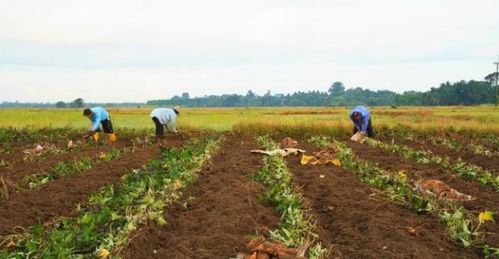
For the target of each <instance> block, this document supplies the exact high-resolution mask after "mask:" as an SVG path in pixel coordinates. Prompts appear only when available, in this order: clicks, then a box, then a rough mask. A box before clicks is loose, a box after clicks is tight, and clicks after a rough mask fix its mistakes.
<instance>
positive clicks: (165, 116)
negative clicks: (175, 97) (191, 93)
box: [151, 108, 177, 125]
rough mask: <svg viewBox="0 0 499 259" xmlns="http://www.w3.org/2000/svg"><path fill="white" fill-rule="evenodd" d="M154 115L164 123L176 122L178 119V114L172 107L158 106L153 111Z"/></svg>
mask: <svg viewBox="0 0 499 259" xmlns="http://www.w3.org/2000/svg"><path fill="white" fill-rule="evenodd" d="M152 117H156V118H158V120H159V122H160V123H161V124H163V125H168V124H170V123H175V122H176V120H177V114H176V113H175V111H174V110H173V109H172V108H156V109H154V110H152V112H151V118H152Z"/></svg>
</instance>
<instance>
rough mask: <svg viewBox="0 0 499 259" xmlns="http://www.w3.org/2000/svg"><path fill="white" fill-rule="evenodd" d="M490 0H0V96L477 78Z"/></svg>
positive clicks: (486, 42) (139, 97) (486, 65)
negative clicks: (76, 0)
mask: <svg viewBox="0 0 499 259" xmlns="http://www.w3.org/2000/svg"><path fill="white" fill-rule="evenodd" d="M498 12H499V1H495V0H490V1H489V0H475V1H463V0H439V1H429V0H422V1H397V0H379V1H358V0H357V1H356V0H340V1H338V0H331V1H314V0H309V1H306V0H303V1H292V0H288V1H281V0H275V1H268V0H267V1H263V0H253V1H234V0H214V1H189V0H187V1H159V0H158V1H152V0H149V1H126V0H121V1H115V0H108V1H93V0H90V1H78V2H75V1H62V0H51V1H48V0H32V1H29V0H16V1H12V0H4V1H0V88H1V89H2V91H1V93H0V101H15V100H19V101H58V100H72V99H74V98H77V97H83V98H84V99H86V100H88V101H96V102H97V101H98V102H115V101H145V100H148V99H158V98H169V97H172V96H173V95H180V94H181V93H182V92H189V93H190V94H191V96H202V95H209V94H222V93H246V92H247V91H248V90H250V89H251V90H254V91H256V92H257V93H260V94H263V93H265V92H266V91H267V90H271V91H272V92H273V93H288V92H293V91H298V90H301V91H307V90H326V89H327V88H328V87H329V85H330V84H331V83H332V82H334V81H342V82H344V84H345V85H346V86H347V87H357V86H361V87H364V88H370V89H373V90H376V89H389V90H393V91H397V92H402V91H406V90H427V89H429V88H430V87H434V86H438V85H439V84H440V83H442V82H444V81H457V80H462V79H465V80H469V79H478V80H480V79H482V78H483V77H484V76H485V75H487V74H488V73H490V72H493V70H494V67H493V65H492V62H494V61H495V60H497V56H498V55H499V15H498Z"/></svg>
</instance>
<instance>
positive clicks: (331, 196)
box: [286, 141, 479, 258]
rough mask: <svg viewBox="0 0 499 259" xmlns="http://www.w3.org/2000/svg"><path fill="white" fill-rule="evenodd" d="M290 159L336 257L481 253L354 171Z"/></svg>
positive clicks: (321, 232) (296, 179)
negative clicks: (395, 201) (461, 244)
mask: <svg viewBox="0 0 499 259" xmlns="http://www.w3.org/2000/svg"><path fill="white" fill-rule="evenodd" d="M300 143H305V142H303V141H302V142H300ZM300 147H302V148H305V149H307V150H310V151H314V150H318V149H317V147H314V146H311V145H308V144H307V145H300ZM286 160H287V165H288V168H289V170H290V171H291V172H292V173H293V174H294V178H293V179H294V183H295V185H297V186H301V187H302V192H303V194H304V197H305V200H306V202H307V204H308V205H309V206H310V208H311V210H312V213H313V215H314V217H315V219H316V220H317V223H318V226H319V236H320V239H321V241H322V243H323V244H324V245H326V246H329V245H332V249H331V250H332V251H333V253H332V255H331V258H479V257H478V256H477V255H475V254H473V253H472V252H471V251H469V250H466V249H463V248H460V247H458V246H457V245H456V244H455V243H454V242H452V241H449V240H448V237H447V236H446V234H445V233H446V231H445V229H444V227H443V226H442V225H441V224H440V223H439V220H438V219H437V218H435V217H432V216H430V215H418V214H416V213H415V212H413V211H410V210H408V209H405V208H402V207H400V206H397V205H395V204H393V203H392V202H391V201H390V200H389V198H388V197H384V196H382V195H380V194H379V193H377V192H376V191H375V190H374V189H372V188H370V187H369V186H367V185H366V184H363V183H361V182H360V181H359V180H358V179H357V177H356V175H355V174H354V173H350V172H346V171H344V170H342V169H341V168H340V167H335V166H323V165H315V166H314V165H306V166H303V165H300V158H298V157H289V158H287V159H286ZM321 175H323V177H321ZM412 228H413V229H412ZM414 231H415V232H414Z"/></svg>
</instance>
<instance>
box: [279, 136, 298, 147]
mask: <svg viewBox="0 0 499 259" xmlns="http://www.w3.org/2000/svg"><path fill="white" fill-rule="evenodd" d="M296 146H298V141H296V140H294V139H292V138H290V137H286V138H284V139H283V140H282V141H281V145H280V147H281V148H295V147H296Z"/></svg>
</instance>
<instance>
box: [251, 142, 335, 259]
mask: <svg viewBox="0 0 499 259" xmlns="http://www.w3.org/2000/svg"><path fill="white" fill-rule="evenodd" d="M258 143H259V144H260V145H261V146H262V147H263V148H265V149H267V150H273V149H276V148H277V145H276V144H275V143H274V142H273V141H272V140H271V139H270V138H269V137H259V138H258ZM263 162H264V166H263V167H262V168H261V169H260V170H259V171H258V173H257V174H256V180H258V181H260V182H262V183H263V184H264V185H265V186H266V187H267V190H266V191H265V192H264V193H263V194H262V195H261V198H262V199H263V200H264V201H269V202H271V203H272V204H273V206H274V207H275V209H276V210H277V211H278V212H279V213H280V214H281V215H282V216H281V223H280V225H279V229H276V230H274V231H271V233H270V234H271V237H272V238H273V239H277V240H280V241H282V242H283V243H284V244H285V245H287V246H289V247H303V246H304V245H305V246H307V245H308V244H310V243H312V240H313V239H316V238H317V234H316V229H315V225H314V224H312V223H311V222H312V218H311V215H310V214H309V213H307V212H306V210H305V209H304V206H303V198H302V196H301V195H300V193H298V192H297V191H296V190H295V189H294V188H293V185H292V174H291V173H290V172H289V171H288V169H287V167H286V163H285V161H284V159H283V157H281V156H266V157H264V158H263ZM327 254H328V251H327V249H325V248H323V247H322V246H321V244H320V243H315V244H314V245H313V246H312V247H311V248H310V249H309V252H308V258H325V257H326V256H327Z"/></svg>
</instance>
